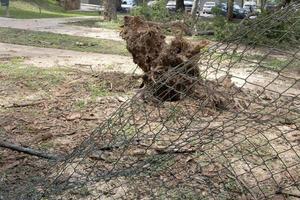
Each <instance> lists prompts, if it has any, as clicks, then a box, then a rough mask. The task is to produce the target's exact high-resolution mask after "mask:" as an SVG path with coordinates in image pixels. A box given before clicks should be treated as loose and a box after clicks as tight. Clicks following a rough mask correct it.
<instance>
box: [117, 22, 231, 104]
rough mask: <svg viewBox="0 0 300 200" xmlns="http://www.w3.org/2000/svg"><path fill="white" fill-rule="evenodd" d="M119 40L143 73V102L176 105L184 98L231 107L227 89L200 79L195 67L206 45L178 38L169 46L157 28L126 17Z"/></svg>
mask: <svg viewBox="0 0 300 200" xmlns="http://www.w3.org/2000/svg"><path fill="white" fill-rule="evenodd" d="M121 36H122V38H123V39H124V40H125V41H126V43H127V49H128V51H129V52H130V53H131V54H132V56H133V61H134V62H135V63H136V64H137V65H138V66H139V67H140V68H141V69H142V70H143V72H144V75H143V77H142V78H143V82H142V85H141V90H140V96H141V97H142V98H144V99H147V100H149V99H150V100H155V101H159V102H161V101H178V100H182V99H183V98H184V97H186V96H193V97H196V98H197V99H199V98H207V97H208V98H207V99H209V101H210V106H212V107H221V106H222V105H228V104H230V101H231V100H230V96H229V95H226V94H228V93H230V92H228V91H227V92H224V90H228V89H229V88H226V87H224V84H220V83H218V82H212V81H207V80H203V79H201V77H200V69H199V67H198V64H197V63H198V61H199V59H200V56H199V55H200V54H201V51H202V50H203V49H204V48H205V47H206V46H207V45H208V42H207V41H205V40H203V41H200V42H198V43H191V42H189V41H187V40H185V39H184V38H182V37H180V36H178V37H175V38H174V39H173V40H172V41H171V43H170V44H168V43H167V42H166V41H165V36H164V34H163V31H162V30H161V28H160V27H159V26H158V25H156V24H153V23H149V22H146V21H144V20H143V19H142V18H140V17H129V16H126V17H125V18H124V26H123V30H122V31H121ZM224 80H225V79H224ZM229 90H231V89H229Z"/></svg>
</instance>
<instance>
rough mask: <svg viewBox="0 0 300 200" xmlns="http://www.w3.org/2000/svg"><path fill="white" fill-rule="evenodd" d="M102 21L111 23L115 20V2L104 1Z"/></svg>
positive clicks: (113, 0)
mask: <svg viewBox="0 0 300 200" xmlns="http://www.w3.org/2000/svg"><path fill="white" fill-rule="evenodd" d="M103 4H104V12H103V15H104V20H107V21H111V20H116V19H117V7H116V0H104V2H103Z"/></svg>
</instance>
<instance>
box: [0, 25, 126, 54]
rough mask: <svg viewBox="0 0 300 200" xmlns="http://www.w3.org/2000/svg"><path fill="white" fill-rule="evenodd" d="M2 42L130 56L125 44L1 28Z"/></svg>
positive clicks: (0, 38)
mask: <svg viewBox="0 0 300 200" xmlns="http://www.w3.org/2000/svg"><path fill="white" fill-rule="evenodd" d="M0 42H4V43H11V44H20V45H28V46H36V47H46V48H57V49H68V50H74V51H83V52H95V53H105V54H117V55H129V53H128V51H127V50H126V46H125V42H120V41H112V40H103V39H96V38H87V37H79V36H71V35H65V34H56V33H48V32H37V31H28V30H21V29H13V28H0Z"/></svg>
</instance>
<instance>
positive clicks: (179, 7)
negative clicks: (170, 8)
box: [176, 0, 184, 12]
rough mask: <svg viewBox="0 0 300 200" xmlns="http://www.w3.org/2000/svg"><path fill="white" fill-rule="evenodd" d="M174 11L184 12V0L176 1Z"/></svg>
mask: <svg viewBox="0 0 300 200" xmlns="http://www.w3.org/2000/svg"><path fill="white" fill-rule="evenodd" d="M176 11H179V12H183V11H184V0H176Z"/></svg>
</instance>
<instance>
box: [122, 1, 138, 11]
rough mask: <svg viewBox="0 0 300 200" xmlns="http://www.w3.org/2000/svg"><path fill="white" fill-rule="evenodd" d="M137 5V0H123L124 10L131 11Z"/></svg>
mask: <svg viewBox="0 0 300 200" xmlns="http://www.w3.org/2000/svg"><path fill="white" fill-rule="evenodd" d="M135 6H136V2H135V0H123V1H122V5H121V7H122V10H123V11H125V12H129V11H130V10H132V9H133V8H134V7H135Z"/></svg>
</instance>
